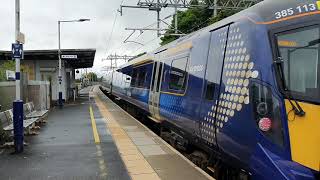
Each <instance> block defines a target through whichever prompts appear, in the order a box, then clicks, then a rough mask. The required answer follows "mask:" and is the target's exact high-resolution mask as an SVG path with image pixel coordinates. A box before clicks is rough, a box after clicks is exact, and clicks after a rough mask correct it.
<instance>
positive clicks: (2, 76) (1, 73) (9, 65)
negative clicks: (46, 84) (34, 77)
mask: <svg viewBox="0 0 320 180" xmlns="http://www.w3.org/2000/svg"><path fill="white" fill-rule="evenodd" d="M15 69H16V63H15V61H10V60H9V61H5V62H4V63H2V64H1V65H0V81H6V80H7V74H6V70H10V71H15ZM28 71H29V69H28V67H26V66H23V65H21V72H28Z"/></svg>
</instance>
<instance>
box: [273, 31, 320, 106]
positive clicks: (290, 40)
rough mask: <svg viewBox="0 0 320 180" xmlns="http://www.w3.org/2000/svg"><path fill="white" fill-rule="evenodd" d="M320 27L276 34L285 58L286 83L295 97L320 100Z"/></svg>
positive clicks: (282, 55) (281, 52)
mask: <svg viewBox="0 0 320 180" xmlns="http://www.w3.org/2000/svg"><path fill="white" fill-rule="evenodd" d="M319 28H320V27H319V26H309V27H304V28H299V29H294V30H290V31H286V32H282V33H279V34H277V35H276V37H277V42H278V48H279V55H280V56H281V59H282V60H283V74H284V83H285V84H284V85H285V86H284V87H286V91H288V92H290V94H291V95H292V97H293V98H297V99H301V100H304V101H312V102H314V101H316V102H320V60H319V58H320V57H319V54H320V29H319Z"/></svg>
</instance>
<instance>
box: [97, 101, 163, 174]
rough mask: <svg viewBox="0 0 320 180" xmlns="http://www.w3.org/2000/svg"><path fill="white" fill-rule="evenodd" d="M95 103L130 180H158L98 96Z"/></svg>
mask: <svg viewBox="0 0 320 180" xmlns="http://www.w3.org/2000/svg"><path fill="white" fill-rule="evenodd" d="M95 101H96V104H97V106H98V109H99V110H100V113H101V115H102V116H103V117H104V118H105V119H106V125H107V128H108V129H109V130H110V133H111V135H112V137H113V140H114V142H115V144H116V146H117V149H118V151H119V152H120V156H121V159H122V161H123V163H124V165H125V166H126V169H127V171H128V173H129V176H130V177H131V179H132V180H140V179H148V180H149V179H150V180H160V177H159V176H158V174H157V172H156V171H155V170H154V169H153V168H152V166H151V165H150V164H149V162H148V161H147V160H146V159H145V157H144V156H143V155H142V154H141V152H140V151H139V150H138V148H137V146H136V145H135V144H134V143H133V141H132V140H131V139H130V137H129V136H128V135H127V134H126V132H125V130H124V129H123V128H122V127H121V126H120V124H119V123H118V122H117V121H116V119H115V118H114V117H113V115H112V114H111V113H110V111H109V110H108V109H107V107H106V106H105V105H104V104H103V102H102V100H101V99H100V97H99V96H95Z"/></svg>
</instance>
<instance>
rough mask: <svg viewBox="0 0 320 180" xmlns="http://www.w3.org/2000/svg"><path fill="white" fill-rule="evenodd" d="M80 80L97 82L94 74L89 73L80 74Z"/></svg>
mask: <svg viewBox="0 0 320 180" xmlns="http://www.w3.org/2000/svg"><path fill="white" fill-rule="evenodd" d="M82 78H88V79H89V80H90V81H95V82H97V81H98V76H97V74H96V73H94V72H89V73H88V74H82Z"/></svg>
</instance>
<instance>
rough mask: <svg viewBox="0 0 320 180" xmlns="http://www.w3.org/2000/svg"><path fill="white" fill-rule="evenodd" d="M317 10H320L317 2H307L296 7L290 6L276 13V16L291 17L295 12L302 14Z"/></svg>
mask: <svg viewBox="0 0 320 180" xmlns="http://www.w3.org/2000/svg"><path fill="white" fill-rule="evenodd" d="M316 10H318V9H317V5H316V4H313V3H311V4H305V5H301V6H297V7H295V8H289V9H284V10H281V11H277V12H276V13H275V16H276V17H275V18H276V19H281V18H285V17H289V16H292V15H295V14H301V13H306V12H311V11H316Z"/></svg>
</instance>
